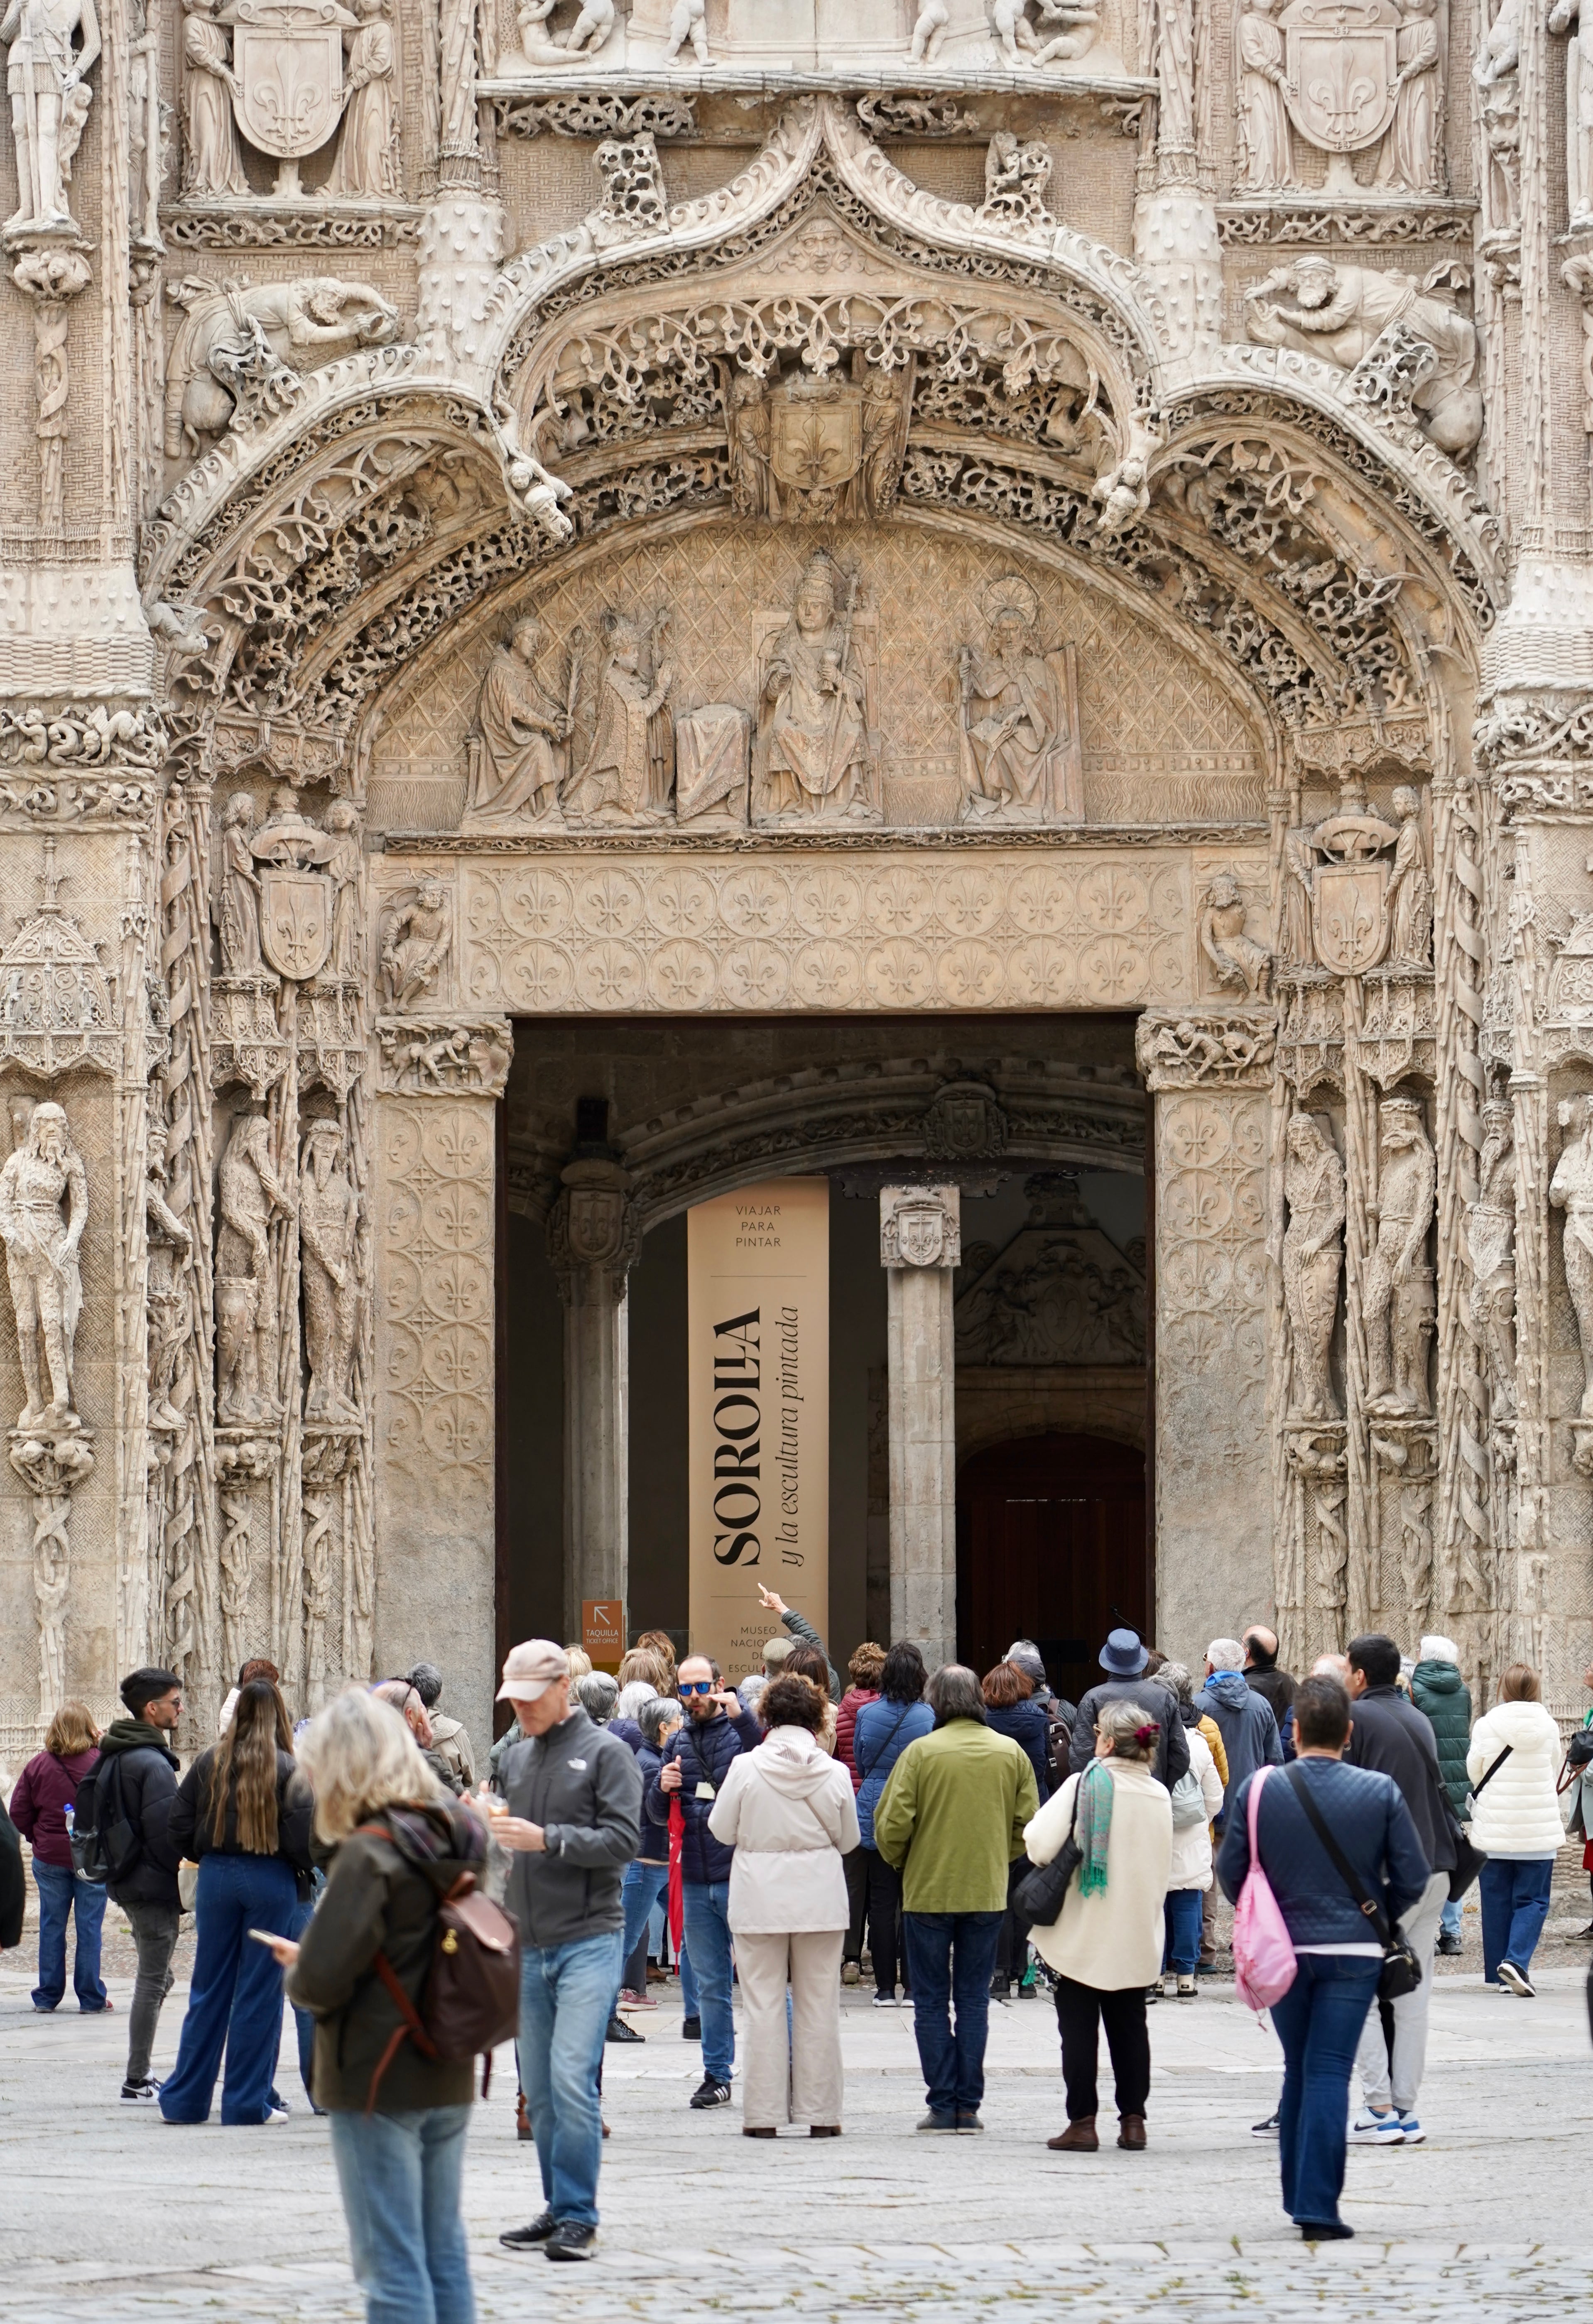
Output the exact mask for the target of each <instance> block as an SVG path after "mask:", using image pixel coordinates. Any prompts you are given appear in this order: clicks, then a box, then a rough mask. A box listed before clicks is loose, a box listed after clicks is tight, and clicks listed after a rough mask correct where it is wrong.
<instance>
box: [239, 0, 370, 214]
mask: <svg viewBox="0 0 1593 2324" xmlns="http://www.w3.org/2000/svg"><path fill="white" fill-rule="evenodd" d="M220 21H221V22H222V23H230V24H232V25H233V26H234V28H235V29H234V32H233V78H232V83H231V86H232V98H233V111H234V113H235V115H236V116H237V123H238V127H239V128H240V129H241V130H242V131H243V133H244V136H245V137H246V138H247V139H248V140H249V142H250V143H251V144H252V145H257V146H258V147H259V148H260V151H261V152H262V153H270V154H272V155H273V156H274V158H275V160H276V161H277V164H278V168H277V186H276V190H277V195H278V198H280V199H281V198H286V199H293V198H297V197H298V196H299V191H300V189H299V161H301V160H302V159H303V157H304V156H305V155H306V154H308V153H314V152H318V150H319V149H320V147H321V146H323V145H324V144H325V143H327V139H328V138H329V137H330V136H331V134H332V133H333V131H334V130H335V129H336V126H337V124H338V122H339V121H340V120H341V118H342V116H343V97H344V91H343V35H344V33H345V31H352V30H354V29H355V28H356V27H357V25H358V23H359V19H358V17H357V16H355V15H352V14H350V13H349V11H348V10H347V9H345V8H341V7H339V6H338V5H337V0H235V5H232V6H229V7H226V8H224V9H223V10H222V12H221V17H220Z"/></svg>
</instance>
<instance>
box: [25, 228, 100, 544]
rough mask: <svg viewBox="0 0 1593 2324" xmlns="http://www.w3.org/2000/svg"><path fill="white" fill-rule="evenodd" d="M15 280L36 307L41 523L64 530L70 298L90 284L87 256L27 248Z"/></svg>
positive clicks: (55, 249)
mask: <svg viewBox="0 0 1593 2324" xmlns="http://www.w3.org/2000/svg"><path fill="white" fill-rule="evenodd" d="M11 279H12V281H14V283H15V284H16V287H17V289H18V290H19V291H22V292H23V294H24V295H25V296H26V297H27V298H28V299H29V300H31V301H32V309H33V433H34V435H35V436H36V437H37V438H38V443H39V522H40V525H41V528H42V530H44V531H45V532H47V533H48V532H59V531H60V527H61V524H62V522H63V521H64V516H65V504H66V457H67V438H68V436H69V433H70V403H71V374H70V370H69V365H68V361H67V329H68V318H67V301H68V300H70V299H75V298H77V296H78V293H79V292H80V291H86V290H87V288H88V284H89V281H90V280H91V276H90V271H89V265H88V261H87V258H85V256H84V255H83V253H82V252H81V251H80V250H69V249H67V250H63V249H62V248H60V246H59V244H55V245H52V244H46V245H45V246H44V247H42V248H38V247H35V248H32V249H23V251H22V253H21V254H20V255H19V257H18V258H17V262H16V263H15V265H14V267H13V268H12V270H11Z"/></svg>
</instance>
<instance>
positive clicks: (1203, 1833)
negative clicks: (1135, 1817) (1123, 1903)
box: [1167, 1727, 1222, 1889]
mask: <svg viewBox="0 0 1593 2324" xmlns="http://www.w3.org/2000/svg"><path fill="white" fill-rule="evenodd" d="M1184 1740H1185V1741H1186V1742H1187V1743H1188V1745H1189V1771H1190V1773H1191V1775H1193V1777H1194V1779H1195V1781H1196V1782H1197V1783H1198V1784H1199V1785H1200V1787H1201V1797H1202V1799H1203V1800H1204V1802H1205V1803H1206V1821H1205V1822H1204V1823H1186V1824H1183V1825H1179V1824H1174V1827H1173V1870H1172V1874H1171V1876H1170V1877H1169V1879H1168V1882H1167V1886H1168V1887H1169V1888H1170V1889H1172V1888H1209V1887H1210V1886H1211V1818H1212V1817H1213V1816H1214V1815H1220V1813H1221V1812H1222V1778H1221V1776H1220V1775H1219V1774H1218V1773H1217V1762H1216V1760H1215V1759H1213V1757H1211V1745H1210V1744H1209V1743H1208V1742H1207V1740H1206V1738H1205V1737H1204V1736H1203V1735H1202V1733H1201V1730H1200V1729H1199V1728H1198V1727H1191V1728H1188V1729H1185V1731H1184Z"/></svg>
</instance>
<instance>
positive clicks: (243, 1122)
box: [216, 1113, 293, 1421]
mask: <svg viewBox="0 0 1593 2324" xmlns="http://www.w3.org/2000/svg"><path fill="white" fill-rule="evenodd" d="M218 1191H219V1198H220V1199H219V1210H220V1220H219V1230H218V1232H217V1235H216V1371H217V1375H218V1394H217V1399H216V1414H217V1417H218V1418H219V1419H221V1420H224V1421H261V1420H266V1419H271V1418H274V1417H275V1416H277V1415H278V1413H279V1411H280V1406H279V1405H278V1402H277V1398H276V1395H275V1391H274V1383H275V1379H276V1376H277V1342H278V1333H279V1329H280V1325H279V1317H278V1307H277V1291H276V1277H275V1275H274V1273H273V1271H272V1259H271V1248H270V1244H269V1241H268V1239H267V1237H268V1230H269V1228H270V1226H271V1222H272V1218H273V1217H281V1218H284V1219H290V1218H291V1217H292V1215H293V1197H292V1194H291V1193H290V1191H289V1189H288V1188H287V1187H286V1186H284V1185H283V1184H282V1182H281V1179H280V1178H279V1177H278V1176H277V1174H276V1171H275V1170H274V1168H273V1167H272V1159H271V1132H270V1129H269V1126H268V1124H267V1122H266V1120H265V1117H264V1115H263V1114H258V1113H244V1114H240V1115H239V1116H238V1118H237V1120H235V1122H234V1124H233V1130H232V1136H231V1137H230V1138H229V1139H228V1140H227V1146H226V1153H225V1154H224V1155H223V1156H222V1157H221V1169H220V1172H219V1187H218Z"/></svg>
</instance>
